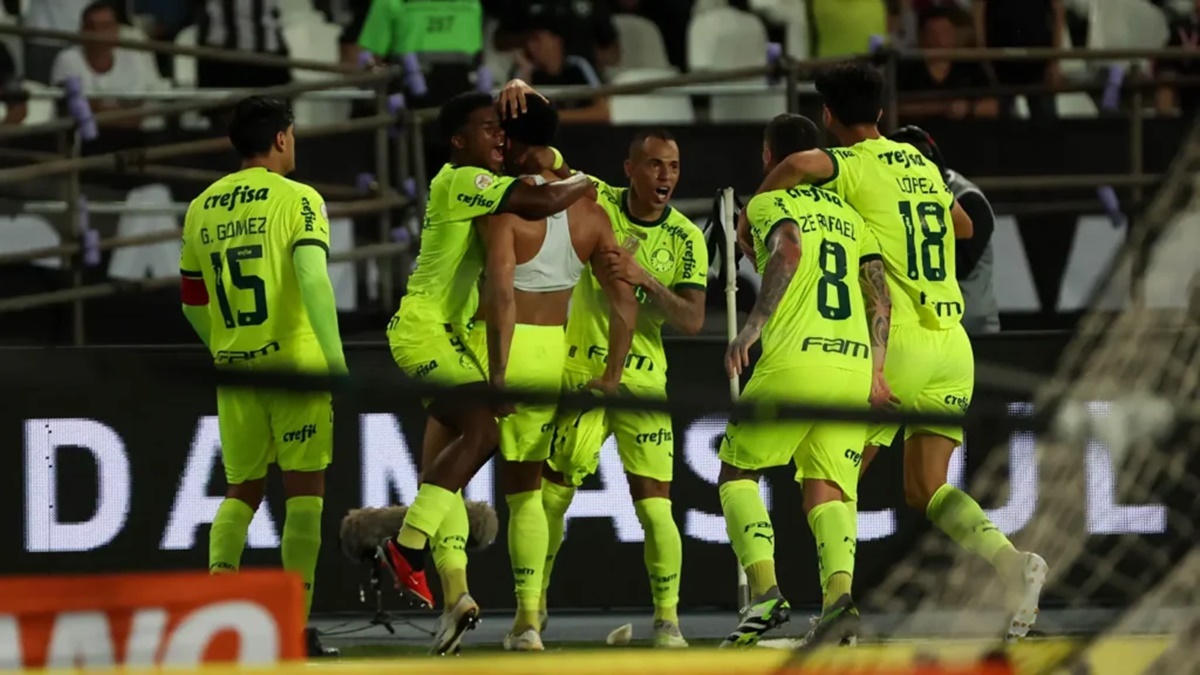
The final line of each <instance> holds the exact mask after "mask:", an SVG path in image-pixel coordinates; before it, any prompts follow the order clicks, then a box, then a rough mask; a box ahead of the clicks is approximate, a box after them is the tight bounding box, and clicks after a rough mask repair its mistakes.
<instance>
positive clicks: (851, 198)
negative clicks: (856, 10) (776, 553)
mask: <svg viewBox="0 0 1200 675" xmlns="http://www.w3.org/2000/svg"><path fill="white" fill-rule="evenodd" d="M816 85H817V91H818V92H820V93H821V95H822V96H823V97H824V99H825V106H824V114H825V124H826V126H827V127H828V128H829V129H830V130H831V131H832V132H833V134H834V135H835V136H837V138H838V140H839V141H841V143H842V144H843V146H845V147H842V148H837V149H834V150H828V151H826V150H809V151H807V152H801V153H797V154H794V155H792V156H790V157H788V158H787V159H786V160H784V161H782V162H781V163H780V164H779V166H777V167H776V168H775V169H774V170H773V171H772V172H771V174H770V175H768V176H767V179H766V180H765V182H764V183H763V185H762V186H761V187H760V188H759V192H765V191H768V190H777V189H786V188H789V187H794V186H795V185H798V184H800V183H809V184H813V185H818V186H821V187H823V188H825V189H827V190H829V191H831V192H834V193H836V194H837V195H839V196H840V197H842V198H843V199H845V200H846V201H847V202H849V203H850V205H851V206H853V207H854V208H855V210H857V211H858V212H859V213H860V214H862V216H863V218H864V219H866V221H867V224H868V225H869V226H870V228H871V229H872V231H873V232H874V233H875V236H876V237H877V238H878V240H879V245H880V249H881V252H882V254H883V260H884V265H885V267H886V268H887V278H888V284H889V285H890V286H891V289H892V301H893V312H892V327H891V335H890V338H889V345H888V355H887V360H886V362H885V364H884V375H885V376H886V380H887V382H888V384H890V385H891V388H892V391H893V392H894V393H895V396H896V398H898V399H899V402H900V406H901V410H905V411H912V412H924V413H945V414H954V413H961V412H963V411H965V410H966V409H967V407H968V405H969V404H970V400H971V393H972V390H973V389H974V386H975V361H974V356H973V354H972V351H971V342H970V340H968V338H967V334H966V331H965V330H964V329H963V327H962V324H961V319H962V313H963V305H962V293H961V291H960V290H959V287H958V282H957V280H956V277H955V270H954V260H955V258H954V240H955V238H956V237H957V238H962V239H966V238H970V236H971V234H972V230H971V219H970V217H968V216H967V214H966V213H965V212H964V211H963V210H962V207H961V206H960V205H958V204H957V203H956V202H955V200H954V196H953V195H952V194H951V192H950V190H949V188H947V187H946V183H945V181H944V180H943V179H942V176H941V173H940V171H939V169H938V168H937V167H936V166H935V165H934V164H933V162H930V161H928V160H926V159H925V157H924V156H922V155H921V153H920V152H918V151H917V150H916V149H915V148H913V147H912V146H910V145H907V144H903V143H896V142H894V141H890V140H888V139H886V138H883V137H882V135H881V134H880V133H879V129H878V126H877V125H878V121H879V118H880V117H881V116H882V113H883V111H882V92H883V79H882V77H881V76H880V74H879V73H878V72H877V71H876V70H875V69H874V68H872V67H871V66H869V65H867V64H863V63H848V64H843V65H838V66H833V67H832V68H831V69H829V70H827V71H826V72H824V73H822V74H821V75H820V76H818V78H817V81H816ZM745 234H746V233H745V231H744V229H743V230H741V231H739V240H741V241H743V243H744V242H745V240H746V237H745ZM898 430H899V429H898V427H897V426H896V425H878V426H873V427H872V428H871V429H870V430H869V432H868V439H867V447H866V448H865V450H864V452H863V458H864V460H865V461H870V458H871V457H873V456H874V455H875V453H876V452H878V448H879V447H880V446H881V445H887V444H890V443H891V442H892V440H893V439H894V438H895V436H896V432H897V431H898ZM960 443H962V429H961V428H959V427H944V426H934V425H907V426H906V428H905V439H904V494H905V500H906V501H907V503H908V505H909V506H910V507H912V508H915V509H918V510H920V511H921V512H922V513H924V514H925V515H926V517H928V518H929V520H930V521H931V522H932V523H933V524H934V525H936V526H937V527H938V528H939V529H941V530H942V531H943V532H945V533H946V534H947V535H949V536H950V538H951V539H953V540H954V541H955V542H956V543H958V544H959V545H960V546H962V547H963V548H965V549H967V550H968V551H970V552H972V553H975V554H976V555H979V556H980V557H982V558H984V559H985V560H987V561H988V562H990V563H991V564H992V565H993V566H994V567H995V568H996V571H997V572H998V573H999V574H1000V576H1001V578H1002V579H1003V580H1004V581H1005V582H1006V583H1008V584H1009V585H1010V586H1011V587H1012V588H1014V589H1017V590H1018V591H1019V593H1018V595H1019V598H1020V600H1019V602H1018V604H1017V605H1016V606H1015V607H1014V608H1013V614H1012V616H1011V619H1010V622H1009V626H1008V629H1007V633H1008V637H1009V638H1010V639H1016V638H1020V637H1024V636H1025V634H1026V633H1028V632H1029V628H1030V627H1031V626H1032V625H1033V623H1034V621H1036V620H1037V613H1038V601H1039V599H1040V596H1041V590H1042V586H1043V585H1044V584H1045V581H1046V575H1047V571H1048V570H1047V567H1046V561H1045V560H1043V559H1042V558H1041V557H1040V556H1038V555H1037V554H1035V553H1028V552H1022V551H1018V550H1017V549H1016V548H1014V547H1013V545H1012V543H1011V542H1010V541H1009V540H1008V538H1007V537H1005V536H1004V533H1002V532H1001V531H1000V530H999V528H997V527H996V526H995V525H994V524H993V523H992V522H991V521H990V520H989V519H988V517H987V515H986V514H984V512H983V509H982V508H980V506H979V504H978V503H976V502H975V500H974V499H972V498H971V497H970V496H969V495H967V494H966V493H965V492H963V491H962V490H959V489H957V488H955V487H954V486H952V485H950V484H949V483H948V482H947V481H946V473H947V468H948V466H949V463H950V456H951V455H952V454H953V453H954V449H955V448H956V447H957V446H958V445H959V444H960ZM836 620H837V616H833V615H823V616H822V619H821V621H820V622H819V623H818V624H817V625H816V626H815V627H814V630H815V632H816V634H817V637H818V638H820V637H821V636H822V633H823V632H824V631H825V630H826V629H827V628H831V627H832V626H833V625H834V624H835V623H836Z"/></svg>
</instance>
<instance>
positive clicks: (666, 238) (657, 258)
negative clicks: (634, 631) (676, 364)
mask: <svg viewBox="0 0 1200 675" xmlns="http://www.w3.org/2000/svg"><path fill="white" fill-rule="evenodd" d="M592 182H593V183H595V185H596V191H597V195H596V202H597V203H598V204H599V205H600V206H602V207H603V208H604V210H605V212H606V213H608V219H609V220H610V221H612V227H613V232H614V233H615V234H616V238H617V243H619V244H620V245H621V246H624V247H625V248H626V249H628V250H630V251H632V252H633V254H634V259H635V260H637V262H638V264H640V265H641V266H642V267H643V268H644V269H645V270H646V271H647V272H648V273H649V274H650V275H651V276H653V277H654V278H655V279H657V280H658V282H659V283H661V284H662V285H664V286H666V287H667V288H671V289H676V290H678V289H685V288H695V289H699V290H704V289H706V288H707V287H708V248H707V246H706V245H705V243H704V234H703V233H702V232H700V228H698V227H696V226H695V224H693V223H692V221H690V220H688V219H687V217H686V216H684V215H683V214H681V213H679V212H678V211H676V210H675V209H673V208H671V207H669V206H668V207H667V208H666V210H665V211H663V214H662V217H660V218H659V219H658V220H657V221H655V222H647V221H644V220H638V219H637V218H634V217H633V216H632V215H630V213H629V209H628V204H627V202H626V199H627V196H628V192H629V190H628V188H614V187H612V186H610V185H608V184H606V183H604V182H603V181H600V180H598V179H596V178H592ZM635 292H636V295H637V298H638V303H639V307H638V317H637V327H636V329H635V331H634V334H633V344H632V345H631V346H630V348H629V357H628V358H627V359H626V362H625V373H624V375H623V376H622V378H621V381H622V382H626V383H630V384H640V385H645V386H665V384H666V381H667V357H666V353H665V352H664V351H663V342H662V325H663V322H664V321H665V320H666V317H664V316H663V314H662V313H661V312H658V311H656V310H655V309H654V308H653V305H651V304H650V301H649V299H648V298H647V297H646V294H645V292H644V291H643V290H642V289H640V288H638V289H636V291H635ZM607 352H608V298H607V297H606V296H605V295H604V290H603V289H602V288H601V287H600V282H599V281H597V280H596V277H595V276H594V275H593V274H592V272H591V270H590V269H589V270H588V272H587V273H586V274H584V275H583V276H582V277H581V278H580V280H579V283H578V284H577V285H576V286H575V292H574V293H573V294H572V295H571V313H570V316H569V317H568V318H567V363H566V369H567V370H570V371H573V372H577V373H587V374H590V375H593V376H599V375H601V374H603V372H604V359H605V354H607Z"/></svg>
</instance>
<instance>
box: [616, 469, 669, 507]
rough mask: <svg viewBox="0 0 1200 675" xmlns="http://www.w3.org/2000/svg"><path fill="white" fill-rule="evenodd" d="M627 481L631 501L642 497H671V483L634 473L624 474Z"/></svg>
mask: <svg viewBox="0 0 1200 675" xmlns="http://www.w3.org/2000/svg"><path fill="white" fill-rule="evenodd" d="M625 477H626V479H628V481H629V496H631V497H633V501H635V502H636V501H641V500H643V499H654V498H656V497H657V498H661V499H670V498H671V483H669V482H667V481H661V480H655V479H653V478H648V477H646V476H636V475H634V474H631V473H628V474H625Z"/></svg>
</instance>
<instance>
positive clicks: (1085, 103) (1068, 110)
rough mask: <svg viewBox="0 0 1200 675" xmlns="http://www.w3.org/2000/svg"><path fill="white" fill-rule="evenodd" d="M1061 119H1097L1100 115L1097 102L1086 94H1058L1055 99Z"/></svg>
mask: <svg viewBox="0 0 1200 675" xmlns="http://www.w3.org/2000/svg"><path fill="white" fill-rule="evenodd" d="M1054 105H1055V107H1057V108H1058V116H1059V117H1075V118H1080V117H1096V116H1098V115H1099V114H1100V111H1099V109H1098V108H1097V107H1096V102H1095V101H1094V100H1092V97H1091V96H1089V95H1088V94H1086V93H1084V92H1081V91H1080V92H1073V93H1070V94H1058V95H1057V96H1055V97H1054Z"/></svg>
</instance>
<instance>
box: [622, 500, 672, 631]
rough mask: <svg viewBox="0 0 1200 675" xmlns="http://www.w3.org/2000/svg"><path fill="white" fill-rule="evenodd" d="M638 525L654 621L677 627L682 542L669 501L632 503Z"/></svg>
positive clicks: (639, 501)
mask: <svg viewBox="0 0 1200 675" xmlns="http://www.w3.org/2000/svg"><path fill="white" fill-rule="evenodd" d="M633 510H634V511H635V512H636V513H637V517H638V522H640V523H641V524H642V531H643V532H645V534H646V541H645V544H644V545H643V555H644V557H645V561H646V572H647V573H648V574H649V575H650V595H651V597H652V598H653V599H654V619H655V620H656V621H670V622H672V623H676V624H677V623H679V616H678V615H677V613H676V607H677V606H678V605H679V576H680V573H681V572H682V571H683V540H682V539H681V538H680V536H679V526H678V525H676V524H675V517H674V516H673V515H672V514H671V500H670V499H664V498H662V497H651V498H650V499H641V500H638V501H636V502H634V503H633Z"/></svg>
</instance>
